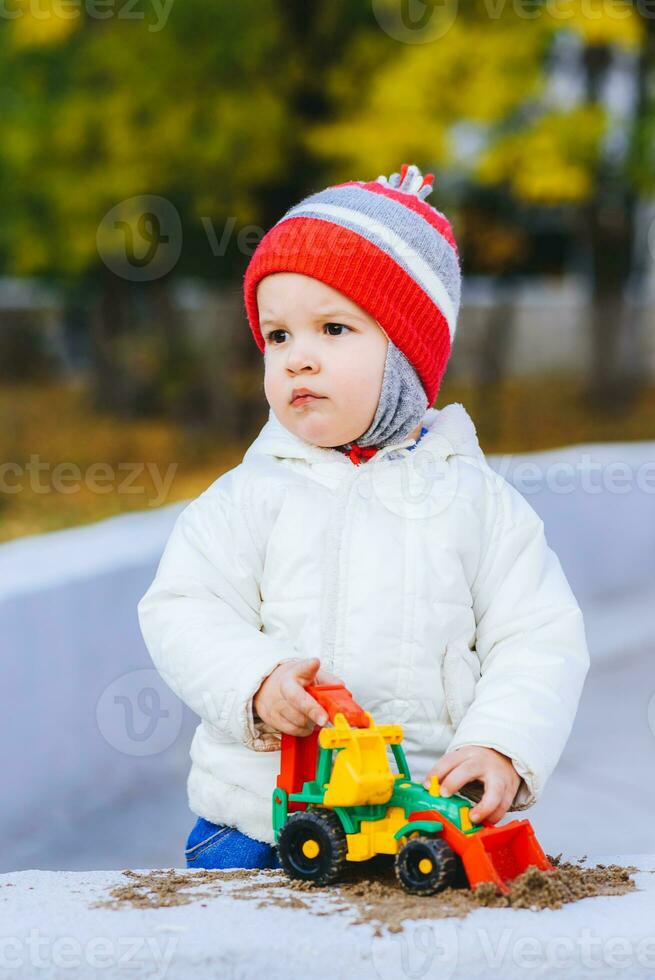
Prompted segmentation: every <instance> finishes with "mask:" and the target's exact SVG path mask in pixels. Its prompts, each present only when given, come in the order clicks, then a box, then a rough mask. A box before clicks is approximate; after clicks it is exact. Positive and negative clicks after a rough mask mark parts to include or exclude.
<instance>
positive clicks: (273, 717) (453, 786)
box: [138, 164, 589, 868]
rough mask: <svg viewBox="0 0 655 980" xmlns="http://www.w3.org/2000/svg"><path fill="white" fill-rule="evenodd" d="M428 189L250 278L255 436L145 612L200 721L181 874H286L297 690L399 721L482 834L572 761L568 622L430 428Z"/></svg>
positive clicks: (483, 477)
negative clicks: (281, 804) (252, 870)
mask: <svg viewBox="0 0 655 980" xmlns="http://www.w3.org/2000/svg"><path fill="white" fill-rule="evenodd" d="M431 181H432V175H431V174H430V175H427V176H425V177H423V176H422V175H421V173H420V171H419V170H418V168H417V167H415V166H407V165H406V164H404V165H403V167H402V168H401V171H400V173H396V174H393V175H392V176H391V177H390V178H389V179H387V178H385V177H378V178H377V180H375V181H371V182H363V181H349V182H348V183H345V184H340V185H336V186H333V187H328V188H327V189H326V190H323V191H320V192H318V193H315V194H313V195H311V196H309V197H307V198H305V199H304V200H303V201H301V202H300V204H298V205H297V206H295V207H293V208H291V210H290V211H288V212H287V213H286V214H285V215H284V216H283V217H282V218H281V219H280V221H278V222H277V224H275V225H274V226H273V228H272V229H271V230H270V231H269V232H268V234H267V235H265V236H264V238H263V239H262V241H261V242H260V243H259V245H258V247H257V249H256V250H255V252H254V254H253V256H252V259H251V261H250V263H249V266H248V269H247V271H246V275H245V281H244V291H245V306H246V311H247V315H248V319H249V323H250V327H251V330H252V333H253V335H254V338H255V340H256V342H257V344H258V346H259V348H260V350H261V351H262V352H263V354H264V389H265V393H266V398H267V400H268V403H269V406H270V412H269V418H268V422H267V423H266V424H265V425H264V427H263V428H262V430H261V432H260V434H259V435H258V436H257V438H256V439H255V441H254V442H253V444H252V445H251V446H250V447H249V448H248V450H247V451H246V453H245V455H244V458H243V462H242V463H241V464H240V465H239V466H236V467H235V468H234V469H232V470H230V471H229V472H227V473H225V474H223V475H222V476H220V477H219V478H218V479H217V480H216V481H215V482H214V483H213V484H212V485H211V486H210V487H209V488H208V489H207V490H205V491H204V493H202V494H201V495H200V496H199V497H198V498H197V499H196V500H194V501H192V502H191V503H190V504H189V505H188V506H187V507H186V509H185V510H184V511H183V512H182V513H181V514H180V515H179V517H178V519H177V522H176V524H175V526H174V528H173V531H172V533H171V536H170V539H169V541H168V543H167V545H166V549H165V551H164V554H163V556H162V559H161V562H160V564H159V568H158V570H157V574H156V577H155V580H154V582H153V583H152V585H151V586H150V588H149V589H148V591H147V592H146V594H145V596H144V597H143V598H142V599H141V601H140V603H139V607H138V611H139V620H140V625H141V629H142V632H143V636H144V638H145V641H146V644H147V646H148V648H149V651H150V654H151V656H152V659H153V661H154V663H155V664H156V666H157V668H158V669H159V671H160V672H161V674H162V676H163V677H164V679H165V680H166V682H167V683H168V684H169V685H170V687H171V688H172V689H173V690H174V691H175V692H176V693H177V694H178V695H179V697H180V698H181V699H182V700H183V701H184V702H185V703H186V704H187V705H189V706H190V707H191V708H192V709H193V711H195V712H196V713H197V714H198V715H199V716H200V719H201V721H200V724H199V725H198V728H197V730H196V733H195V736H194V738H193V742H192V745H191V751H190V754H191V759H192V767H191V771H190V774H189V779H188V795H189V805H190V808H191V810H192V811H193V813H194V814H195V815H196V816H197V817H198V820H197V821H196V824H195V826H194V827H193V829H192V831H191V834H190V836H189V838H188V840H187V847H186V858H187V864H188V866H189V867H201V868H224V867H259V868H264V867H279V863H278V860H277V854H276V848H275V846H274V842H275V839H274V835H273V828H272V816H271V814H272V806H271V797H272V792H273V789H274V787H275V783H276V778H277V774H278V772H279V768H280V754H279V747H280V732H289V733H291V734H295V735H299V734H303V735H304V734H308V733H309V732H311V731H312V730H313V727H314V725H315V724H317V725H322V724H323V723H324V722H325V721H326V718H325V715H324V712H323V710H322V709H321V707H320V706H319V705H318V703H317V702H316V701H315V700H314V699H313V698H312V697H311V696H310V695H309V694H308V692H307V691H306V690H305V688H306V687H307V685H308V684H310V683H312V682H318V683H322V682H325V681H333V680H334V679H335V678H338V679H342V680H343V682H344V683H345V685H346V686H347V687H348V689H349V690H350V691H351V692H352V694H353V696H354V698H355V699H356V700H357V701H358V702H359V703H360V704H361V705H362V706H363V707H364V708H365V709H366V710H368V711H370V712H371V713H372V715H373V717H374V718H375V720H376V721H377V722H378V723H389V722H399V723H401V724H402V725H403V728H404V734H405V739H404V748H405V751H406V755H407V759H408V762H409V765H410V770H411V772H412V775H413V778H415V779H422V780H423V781H424V783H425V784H426V785H428V784H429V779H430V776H431V774H433V773H436V775H437V776H438V777H439V779H440V781H441V786H442V790H443V792H444V793H454V792H457V791H459V790H462V792H463V793H464V794H465V795H466V796H467V797H468V798H469V799H471V800H472V801H475V802H476V805H475V806H474V808H473V809H472V810H471V819H472V820H474V821H476V822H480V821H481V820H482V819H484V818H487V819H489V820H491V821H492V822H494V823H495V822H497V821H498V820H500V819H501V818H502V817H503V816H504V814H505V813H506V812H507V811H508V810H523V809H525V808H527V807H529V806H530V805H531V804H533V803H534V802H535V800H536V799H537V798H538V797H539V795H540V794H541V792H542V791H543V788H544V785H545V783H546V780H547V779H548V777H549V776H550V774H551V772H552V770H553V768H554V767H555V765H556V763H557V760H558V759H559V756H560V754H561V752H562V749H563V747H564V745H565V743H566V741H567V738H568V735H569V732H570V729H571V726H572V723H573V719H574V716H575V713H576V709H577V704H578V700H579V697H580V693H581V690H582V686H583V682H584V679H585V676H586V673H587V670H588V667H589V654H588V651H587V645H586V639H585V631H584V624H583V618H582V613H581V611H580V608H579V606H578V604H577V602H576V600H575V598H574V596H573V593H572V591H571V589H570V587H569V585H568V582H567V580H566V578H565V576H564V573H563V571H562V568H561V565H560V563H559V560H558V558H557V557H556V555H555V554H554V552H553V551H552V550H551V549H550V548H549V546H548V544H547V542H546V538H545V535H544V528H543V522H542V521H541V520H540V518H539V517H538V516H537V514H536V513H535V511H534V510H533V509H532V507H530V505H529V504H528V503H527V501H526V500H525V499H524V497H523V496H522V495H521V494H520V493H519V492H518V491H516V490H515V489H514V488H513V487H512V486H511V485H510V484H509V483H507V482H506V481H505V480H503V479H502V478H501V477H500V476H498V475H497V474H496V473H495V472H494V471H493V470H492V469H491V467H490V466H489V465H488V463H487V462H486V459H485V457H484V454H483V452H482V450H481V449H480V446H479V444H478V440H477V437H476V431H475V427H474V425H473V423H472V421H471V419H470V418H469V416H468V414H467V413H466V411H465V409H464V408H463V406H462V405H460V404H458V403H453V404H450V405H446V406H445V407H443V408H442V409H435V408H432V407H430V406H432V404H433V402H434V400H435V397H436V395H437V392H438V390H439V385H440V383H441V379H442V377H443V374H444V371H445V369H446V364H447V361H448V358H449V355H450V351H451V346H452V342H453V337H454V334H455V326H456V320H457V314H458V310H459V302H460V284H461V281H460V266H459V256H458V251H457V245H456V243H455V239H454V237H453V232H452V228H451V226H450V224H449V222H448V220H447V219H446V217H445V216H444V215H443V214H442V213H441V212H439V211H437V210H436V209H434V208H433V207H431V206H430V205H429V204H428V203H427V202H426V201H425V198H426V196H427V195H428V194H429V193H430V191H431ZM294 396H296V397H294Z"/></svg>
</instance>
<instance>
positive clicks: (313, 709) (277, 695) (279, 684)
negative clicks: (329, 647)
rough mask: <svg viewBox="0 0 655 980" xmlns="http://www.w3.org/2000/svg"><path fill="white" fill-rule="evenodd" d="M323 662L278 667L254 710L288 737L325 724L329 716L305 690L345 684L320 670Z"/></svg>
mask: <svg viewBox="0 0 655 980" xmlns="http://www.w3.org/2000/svg"><path fill="white" fill-rule="evenodd" d="M320 663H321V661H320V660H319V658H318V657H311V658H310V659H308V660H288V661H287V662H286V663H283V664H278V666H277V667H276V668H275V670H274V671H272V673H270V674H269V675H268V677H267V678H266V680H265V681H264V682H263V683H262V684H260V686H259V689H258V690H257V693H256V694H255V696H254V698H253V707H254V709H255V711H256V712H257V714H258V715H259V717H260V718H261V719H262V721H265V722H266V723H267V724H269V725H272V727H273V728H275V729H277V730H278V731H280V732H286V733H287V734H288V735H310V734H311V732H312V731H313V730H314V723H316V724H317V725H324V724H325V723H326V721H327V720H328V716H327V713H326V712H325V710H324V709H323V708H322V707H321V706H320V704H319V703H318V701H315V700H314V698H313V697H312V696H311V694H308V693H307V691H306V690H305V687H306V686H307V685H308V684H343V681H342V680H341V678H340V677H335V675H334V674H331V673H330V672H329V671H327V670H323V669H322V668H321V669H320V670H319V669H318V668H319V666H320Z"/></svg>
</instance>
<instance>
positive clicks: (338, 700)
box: [305, 684, 371, 728]
mask: <svg viewBox="0 0 655 980" xmlns="http://www.w3.org/2000/svg"><path fill="white" fill-rule="evenodd" d="M305 690H306V691H307V693H308V694H310V695H311V696H312V697H313V698H314V700H315V701H318V703H319V704H320V706H321V707H322V708H324V709H325V710H326V711H327V713H328V716H329V718H330V721H331V722H332V724H334V722H335V718H336V716H337V714H338V713H339V712H341V714H342V715H343V716H344V718H345V719H346V721H347V722H348V724H349V725H350V726H351V727H352V728H368V727H369V725H370V719H371V716H370V714H369V713H368V711H364V709H363V708H362V706H361V705H360V704H357V702H356V701H355V699H354V698H353V696H352V694H351V693H350V691H349V690H348V688H347V687H345V685H344V684H309V685H308V686H307V687H306V688H305Z"/></svg>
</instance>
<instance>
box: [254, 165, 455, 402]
mask: <svg viewBox="0 0 655 980" xmlns="http://www.w3.org/2000/svg"><path fill="white" fill-rule="evenodd" d="M433 180H434V175H433V174H426V175H425V176H423V175H422V174H421V172H420V170H419V169H418V167H416V166H415V165H414V164H412V165H408V164H406V163H404V164H403V165H402V167H401V168H400V173H395V174H392V175H391V176H390V177H389V178H387V177H378V178H377V180H372V181H362V180H350V181H347V182H346V183H345V184H335V185H334V186H331V187H327V188H326V189H325V190H322V191H319V192H318V193H316V194H311V195H310V196H309V197H306V198H304V199H303V200H302V201H300V203H299V204H296V205H295V206H294V207H292V208H290V210H289V211H287V212H286V214H284V215H283V217H282V218H280V220H279V221H278V222H276V224H274V225H273V227H272V228H271V229H270V231H268V232H267V233H266V235H264V237H263V238H262V240H261V241H260V243H259V245H258V246H257V248H256V249H255V252H254V253H253V256H252V258H251V260H250V263H249V264H248V268H247V269H246V273H245V276H244V297H245V306H246V313H247V316H248V321H249V323H250V328H251V330H252V332H253V335H254V338H255V341H256V342H257V346H258V347H259V349H260V350H261V351H262V352H263V351H264V348H265V344H264V338H263V337H262V332H261V328H260V326H259V312H258V309H257V295H256V290H257V284H258V283H259V282H260V281H261V280H262V279H263V278H264V277H265V276H268V275H272V274H273V273H275V272H298V273H302V274H303V275H306V276H312V277H313V278H314V279H319V280H321V282H324V283H326V285H328V286H332V288H334V289H338V290H339V291H340V292H342V293H344V294H345V295H346V296H348V297H349V298H350V299H351V300H352V301H353V302H355V303H357V305H358V306H361V307H362V309H364V310H366V312H367V313H369V314H370V315H371V316H372V317H374V319H376V320H377V321H378V323H379V324H380V326H381V327H382V328H383V329H384V331H385V332H386V334H387V335H388V336H389V338H390V339H391V340H392V341H393V342H394V344H395V345H396V346H397V347H398V348H399V350H401V351H402V353H403V354H405V356H406V357H407V358H408V360H409V361H410V362H411V364H412V365H413V366H414V368H415V370H416V372H417V374H418V376H419V378H420V380H421V383H422V385H423V387H424V389H425V393H426V395H427V398H428V404H429V405H432V404H433V402H434V400H435V398H436V396H437V393H438V391H439V386H440V384H441V379H442V377H443V375H444V372H445V370H446V365H447V363H448V358H449V357H450V352H451V349H452V344H453V340H454V338H455V328H456V324H457V315H458V312H459V304H460V293H461V271H460V262H459V253H458V249H457V244H456V242H455V236H454V235H453V230H452V227H451V225H450V222H449V221H448V219H447V218H446V216H445V215H444V214H442V213H441V212H440V211H437V209H436V208H433V207H432V206H431V205H429V204H427V203H426V201H425V198H426V197H427V195H428V194H429V193H430V192H431V191H432V182H433Z"/></svg>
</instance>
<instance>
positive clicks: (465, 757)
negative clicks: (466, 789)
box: [424, 745, 521, 823]
mask: <svg viewBox="0 0 655 980" xmlns="http://www.w3.org/2000/svg"><path fill="white" fill-rule="evenodd" d="M433 775H434V776H437V778H438V780H439V784H440V786H441V792H442V794H443V795H444V796H450V795H452V794H453V793H456V792H457V791H458V790H459V789H460V788H461V787H462V786H464V784H465V783H470V782H471V781H472V780H474V779H480V780H481V781H482V782H483V783H484V794H483V796H482V799H481V800H480V802H479V803H476V804H475V806H474V807H472V809H471V812H470V814H469V816H470V817H471V820H474V821H475V822H476V823H481V822H482V820H484V819H485V818H486V819H487V820H490V821H491V823H498V821H499V820H501V819H502V818H503V817H504V816H505V814H506V813H507V811H508V810H509V808H510V806H511V805H512V801H513V799H514V797H515V796H516V791H517V789H518V788H519V783H520V781H521V777H520V776H519V774H518V773H517V771H516V769H515V768H514V766H513V765H512V761H511V759H510V758H509V757H508V756H506V755H503V754H502V752H497V751H496V750H495V749H489V748H486V747H484V746H482V745H463V746H462V747H461V748H459V749H454V750H453V751H452V752H446V754H445V755H443V756H442V757H441V759H439V762H437V763H436V765H434V766H432V768H431V769H430V771H429V773H428V774H427V776H426V778H425V780H424V785H425V786H426V788H428V789H429V787H430V777H431V776H433Z"/></svg>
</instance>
